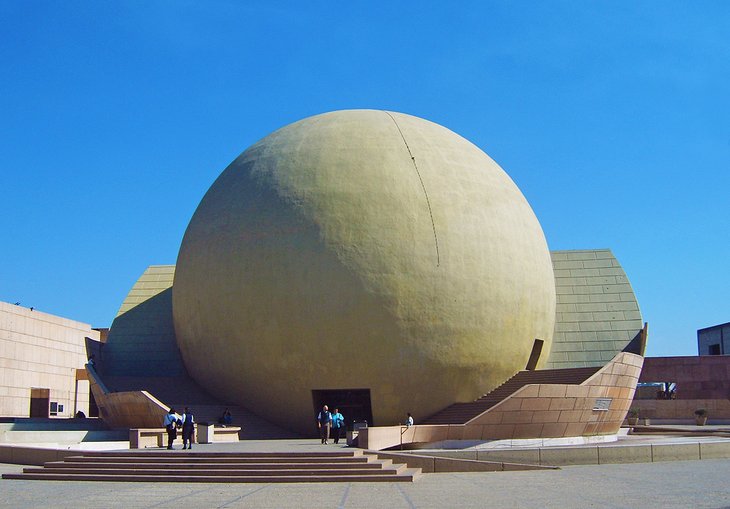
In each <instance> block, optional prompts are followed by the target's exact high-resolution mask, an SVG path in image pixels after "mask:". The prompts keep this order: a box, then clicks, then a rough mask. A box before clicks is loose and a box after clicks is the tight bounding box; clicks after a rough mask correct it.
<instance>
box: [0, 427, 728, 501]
mask: <svg viewBox="0 0 730 509" xmlns="http://www.w3.org/2000/svg"><path fill="white" fill-rule="evenodd" d="M231 445H233V449H235V450H264V449H265V450H293V449H296V450H325V449H326V450H332V449H333V448H334V446H321V445H319V444H318V443H316V441H314V442H310V441H296V442H291V441H266V442H254V441H246V442H239V443H238V444H211V445H209V446H200V447H198V450H231ZM171 454H175V453H174V452H172V453H171ZM21 470H22V467H21V466H19V465H6V464H0V473H4V472H20V471H21ZM729 473H730V460H728V459H723V460H703V461H677V462H666V463H639V464H629V465H591V466H579V467H563V468H562V469H561V470H554V471H525V472H492V473H458V474H426V475H424V476H423V477H422V478H421V479H420V480H419V481H417V482H415V483H412V484H411V483H327V484H320V483H317V484H314V483H312V484H176V483H155V484H151V483H107V482H74V483H70V482H58V481H14V480H0V507H22V508H34V507H38V508H43V509H47V508H48V507H54V508H55V507H59V508H66V507H67V508H74V509H78V508H86V507H94V508H98V507H104V508H117V507H119V508H125V509H132V508H158V507H159V508H165V507H169V508H176V509H179V508H181V507H184V508H186V509H193V508H213V507H221V508H222V507H231V508H232V507H247V508H259V507H261V508H289V507H291V508H310V507H311V508H317V509H321V508H333V509H335V508H336V509H339V508H349V507H353V508H360V507H362V508H387V509H397V508H406V509H412V508H444V507H457V508H459V509H463V508H472V507H479V508H488V507H495V508H512V507H518V508H521V507H526V508H553V507H554V508H560V509H571V508H587V507H597V508H598V507H600V508H602V507H606V508H636V507H641V508H649V509H650V508H662V509H666V508H726V507H730V480H729V479H728V477H729V475H728V474H729Z"/></svg>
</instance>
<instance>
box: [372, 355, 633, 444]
mask: <svg viewBox="0 0 730 509" xmlns="http://www.w3.org/2000/svg"><path fill="white" fill-rule="evenodd" d="M643 360H644V358H643V357H641V356H640V355H634V354H630V353H625V352H622V353H620V354H618V355H617V356H616V357H615V358H614V359H613V360H612V361H611V362H609V363H608V364H607V365H606V366H604V367H603V368H602V369H600V370H599V371H598V372H596V374H594V375H593V376H592V377H591V378H589V379H588V380H586V381H585V382H583V384H581V385H562V384H535V385H527V386H525V387H523V388H521V389H520V390H518V391H517V392H516V393H515V394H513V395H512V396H511V397H509V398H507V399H505V400H504V401H502V402H501V403H499V404H497V405H495V406H494V407H492V408H490V409H489V410H487V411H486V412H484V413H482V414H480V415H478V416H477V417H475V418H474V419H472V420H471V421H469V422H468V423H467V424H452V425H416V426H412V427H410V428H405V427H401V426H389V427H375V428H368V429H366V430H362V431H361V432H360V435H359V438H358V439H359V440H360V442H359V443H358V445H359V446H360V447H367V448H370V449H384V448H387V447H394V446H397V445H399V444H408V443H412V442H413V443H428V442H439V441H443V440H500V439H501V440H504V439H529V438H562V437H577V436H592V435H610V434H615V433H617V432H618V429H619V428H620V427H621V423H622V422H623V420H624V418H625V417H626V413H627V411H628V409H629V406H630V405H631V401H632V399H633V397H634V391H635V390H636V383H637V380H638V379H639V373H640V372H641V366H642V363H643ZM599 400H604V402H607V403H608V404H607V408H606V409H605V410H597V409H596V408H597V407H598V406H599V405H598V402H599Z"/></svg>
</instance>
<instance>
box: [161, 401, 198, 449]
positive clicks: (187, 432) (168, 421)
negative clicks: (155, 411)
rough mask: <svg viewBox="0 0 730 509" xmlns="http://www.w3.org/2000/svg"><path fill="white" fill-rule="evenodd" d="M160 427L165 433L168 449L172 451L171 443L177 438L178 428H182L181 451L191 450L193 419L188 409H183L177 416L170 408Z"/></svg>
mask: <svg viewBox="0 0 730 509" xmlns="http://www.w3.org/2000/svg"><path fill="white" fill-rule="evenodd" d="M162 425H163V426H164V427H165V430H166V431H167V448H168V449H172V443H173V442H174V441H175V439H176V438H177V430H178V429H180V428H182V439H183V449H192V448H193V432H194V430H195V427H194V425H195V417H194V416H193V413H192V412H191V411H190V409H189V408H188V407H185V412H184V413H183V414H182V415H178V414H177V413H176V412H175V409H174V408H170V410H168V412H167V413H166V414H165V417H164V419H163V420H162Z"/></svg>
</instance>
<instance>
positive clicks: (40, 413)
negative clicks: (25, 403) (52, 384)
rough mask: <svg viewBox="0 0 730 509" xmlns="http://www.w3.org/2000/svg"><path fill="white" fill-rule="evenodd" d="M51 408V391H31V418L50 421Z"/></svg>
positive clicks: (39, 389) (37, 389)
mask: <svg viewBox="0 0 730 509" xmlns="http://www.w3.org/2000/svg"><path fill="white" fill-rule="evenodd" d="M50 408H51V389H41V388H38V387H32V388H31V389H30V416H31V417H42V418H44V419H48V417H49V416H50Z"/></svg>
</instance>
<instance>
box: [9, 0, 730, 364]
mask: <svg viewBox="0 0 730 509" xmlns="http://www.w3.org/2000/svg"><path fill="white" fill-rule="evenodd" d="M346 4H347V3H346ZM0 34H1V35H0V69H2V78H0V175H1V176H2V181H1V184H0V200H1V203H2V207H3V213H2V214H0V232H2V235H3V242H2V249H0V300H3V301H7V302H21V303H22V305H24V306H34V307H35V308H37V309H39V310H42V311H46V312H49V313H53V314H59V315H62V316H66V317H69V318H73V319H78V320H81V321H85V322H88V323H91V324H92V325H93V326H96V327H104V326H109V325H110V324H111V321H112V319H113V317H114V315H115V314H116V312H117V310H118V308H119V305H120V304H121V301H122V299H123V298H124V296H125V295H126V293H127V292H128V290H129V288H130V287H131V285H132V284H133V283H134V281H135V280H136V279H137V277H138V276H139V275H140V274H141V273H142V271H143V270H144V269H145V268H146V267H147V266H148V265H150V264H171V263H175V260H176V257H177V251H178V248H179V246H180V241H181V240H182V235H183V233H184V231H185V228H186V226H187V223H188V221H189V219H190V217H191V216H192V213H193V211H194V210H195V207H197V205H198V203H199V201H200V199H201V198H202V196H203V194H204V193H205V191H206V190H207V189H208V187H209V186H210V184H211V183H212V182H213V181H214V180H215V178H216V177H217V176H218V174H219V173H220V172H221V171H222V170H223V169H224V168H225V167H226V166H227V164H228V163H230V162H231V161H232V160H233V159H234V158H235V157H236V156H237V155H238V154H239V153H240V152H242V151H243V150H245V149H246V148H247V147H248V146H249V145H250V144H252V143H253V142H255V141H257V140H258V139H260V138H262V137H264V136H266V135H267V134H269V133H270V132H271V131H273V130H275V129H277V128H279V127H282V126H284V125H286V124H288V123H290V122H293V121H296V120H299V119H301V118H304V117H307V116H309V115H313V114H317V113H322V112H326V111H331V110H338V109H348V108H375V109H388V110H394V111H400V112H405V113H409V114H412V115H416V116H419V117H423V118H426V119H428V120H432V121H434V122H437V123H439V124H442V125H444V126H446V127H448V128H450V129H451V130H453V131H455V132H457V133H459V134H460V135H462V136H464V137H466V138H467V139H469V140H471V141H472V142H474V143H475V144H476V145H478V146H479V147H481V148H482V149H483V150H484V151H485V152H487V153H488V154H489V155H490V156H491V157H492V158H494V159H495V160H496V161H497V162H498V163H499V164H500V165H501V166H502V167H503V168H504V169H505V171H507V173H509V174H510V176H511V177H512V178H513V179H514V180H515V182H516V183H517V185H518V186H519V187H520V188H521V190H522V192H523V193H524V194H525V196H526V197H527V199H528V201H529V202H530V204H531V205H532V207H533V209H534V210H535V213H536V214H537V217H538V219H539V220H540V222H541V224H542V227H543V229H544V231H545V235H546V237H547V240H548V244H549V246H550V248H551V249H580V248H603V247H609V248H611V249H612V250H613V252H614V254H615V255H616V256H617V257H618V259H619V261H620V262H621V263H622V265H623V266H624V269H625V270H626V272H627V273H628V276H629V279H630V280H631V283H632V285H633V287H634V290H635V292H636V294H637V297H638V299H639V304H640V306H641V310H642V314H643V316H644V319H645V320H646V321H648V322H649V326H650V346H649V352H648V353H649V354H650V355H694V354H696V352H697V347H696V330H697V329H698V328H701V327H706V326H710V325H714V324H718V323H723V322H727V321H730V306H729V305H728V302H729V299H728V290H730V270H729V269H730V266H729V264H728V253H730V235H729V232H730V214H729V213H728V196H729V194H730V185H729V184H730V176H729V171H728V170H730V164H729V163H730V95H729V93H730V85H728V84H729V83H730V36H729V35H728V34H730V3H729V2H724V1H716V2H704V1H695V2H678V1H661V2H660V1H646V2H634V1H613V2H608V1H602V2H593V1H573V2H513V1H475V2H428V1H419V2H353V3H352V5H347V6H342V5H339V4H337V3H333V2H290V3H289V2H276V1H265V2H263V1H262V2H253V1H252V2H233V1H228V2H224V1H207V2H184V1H144V2H143V1H141V0H140V1H127V2H116V1H114V2H112V1H94V2H91V1H90V2H74V1H65V2H41V1H32V0H30V1H25V0H17V1H12V0H0Z"/></svg>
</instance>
